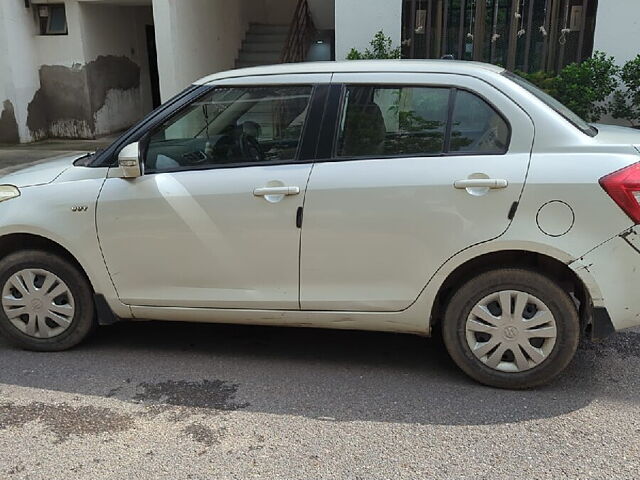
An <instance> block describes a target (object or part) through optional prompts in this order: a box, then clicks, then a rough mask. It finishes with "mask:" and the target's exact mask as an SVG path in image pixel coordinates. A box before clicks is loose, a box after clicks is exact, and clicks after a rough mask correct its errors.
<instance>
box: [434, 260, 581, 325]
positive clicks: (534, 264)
mask: <svg viewBox="0 0 640 480" xmlns="http://www.w3.org/2000/svg"><path fill="white" fill-rule="evenodd" d="M509 267H513V268H528V269H532V270H535V271H537V272H540V273H543V274H544V275H546V276H548V277H549V278H550V279H551V280H554V281H556V282H558V284H559V285H560V287H561V288H562V289H563V290H564V291H566V292H567V293H569V294H570V295H571V296H572V297H573V298H574V299H575V300H577V301H578V302H579V303H578V305H577V307H578V313H579V316H580V323H581V328H582V329H583V331H584V330H585V329H586V328H587V327H588V325H589V322H590V319H591V315H592V311H593V304H592V298H591V294H590V292H589V288H588V287H587V285H585V283H584V281H583V279H582V278H580V277H579V276H578V275H577V274H576V272H575V271H574V270H572V269H571V268H570V267H569V265H568V264H567V263H566V262H563V261H561V260H559V259H558V258H555V257H553V256H551V255H549V254H546V253H542V252H537V251H533V250H521V249H506V250H498V251H492V252H487V253H483V254H480V255H477V256H475V257H472V258H469V259H467V260H465V261H464V262H462V263H461V264H460V265H458V266H456V267H455V268H454V269H453V270H452V271H451V272H449V274H448V275H447V276H446V278H445V279H444V281H443V282H442V283H441V284H440V286H439V288H438V291H437V293H436V295H435V298H434V301H433V304H432V306H431V311H430V324H431V327H433V326H434V325H439V324H440V322H441V319H442V317H443V315H444V310H445V308H446V306H447V304H448V302H449V300H450V299H451V296H452V295H453V293H454V292H455V291H456V289H457V288H459V287H460V286H461V285H462V284H463V283H465V281H466V279H468V278H471V277H474V276H477V275H478V274H480V273H483V272H486V271H489V270H493V269H496V268H509Z"/></svg>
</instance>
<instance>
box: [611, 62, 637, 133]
mask: <svg viewBox="0 0 640 480" xmlns="http://www.w3.org/2000/svg"><path fill="white" fill-rule="evenodd" d="M620 80H622V86H623V87H624V89H623V90H618V91H616V93H615V94H614V96H613V99H612V101H611V115H612V116H613V118H619V119H624V120H628V121H629V123H631V125H633V126H634V127H637V126H640V55H638V56H637V57H636V58H635V59H633V60H630V61H629V62H627V63H626V64H625V65H624V67H622V69H621V70H620Z"/></svg>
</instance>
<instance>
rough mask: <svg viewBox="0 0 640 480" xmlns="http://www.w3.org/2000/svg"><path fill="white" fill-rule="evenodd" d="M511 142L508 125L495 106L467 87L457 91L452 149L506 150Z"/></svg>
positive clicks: (488, 152) (453, 116)
mask: <svg viewBox="0 0 640 480" xmlns="http://www.w3.org/2000/svg"><path fill="white" fill-rule="evenodd" d="M508 143H509V126H508V125H507V123H506V122H505V121H504V119H503V118H502V117H501V116H500V115H499V114H498V113H497V112H496V111H495V110H494V109H493V107H491V106H490V105H489V104H488V103H487V102H485V101H484V100H483V99H481V98H480V97H478V96H477V95H474V94H473V93H470V92H467V91H465V90H459V91H457V92H456V93H455V106H454V108H453V115H452V117H451V142H450V147H449V151H450V152H467V153H478V154H492V153H493V154H497V153H505V152H506V151H507V144H508Z"/></svg>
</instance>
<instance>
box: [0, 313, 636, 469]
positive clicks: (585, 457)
mask: <svg viewBox="0 0 640 480" xmlns="http://www.w3.org/2000/svg"><path fill="white" fill-rule="evenodd" d="M638 472H640V331H631V332H627V333H620V334H618V335H616V336H615V337H613V338H611V339H610V340H608V341H607V342H605V343H603V344H600V345H597V346H593V345H588V346H584V347H582V348H581V350H580V351H579V353H578V355H577V358H576V360H575V362H574V363H573V364H572V365H571V367H570V369H569V371H568V372H567V373H566V374H565V375H564V376H563V377H562V378H561V379H560V380H558V381H557V382H555V383H554V384H553V385H550V386H548V387H546V388H542V389H539V390H535V391H524V392H509V391H500V390H494V389H491V388H485V387H482V386H479V385H477V384H475V383H473V382H471V381H469V380H467V378H466V377H465V376H464V375H462V374H461V373H460V372H459V371H458V370H457V369H456V368H455V367H454V366H453V365H452V363H451V361H450V360H449V359H448V357H447V356H446V354H445V352H444V351H443V348H442V346H441V344H440V343H439V342H437V341H435V340H425V339H421V338H418V337H411V336H402V335H391V334H372V333H350V332H331V331H320V330H317V331H316V330H296V329H280V328H264V327H237V326H221V325H189V324H163V323H137V324H131V323H130V324H120V325H115V326H113V327H105V328H102V329H101V330H100V331H99V332H98V334H97V335H96V336H95V337H94V338H93V339H92V340H91V341H90V342H88V343H87V344H85V345H83V346H81V347H80V348H78V349H76V350H74V351H70V352H65V353H58V354H36V353H28V352H23V351H19V350H15V349H13V348H11V347H9V346H8V345H6V344H4V343H2V341H0V478H2V479H4V478H6V479H18V478H24V479H27V478H28V479H47V480H52V479H63V478H64V479H66V478H74V479H102V478H126V479H136V478H140V479H154V480H156V479H171V480H173V479H189V478H191V479H213V478H216V479H223V478H224V479H226V478H234V479H246V478H266V479H293V478H295V479H303V478H305V479H306V478H309V479H320V478H322V479H324V478H326V479H334V478H335V479H338V478H340V479H383V478H384V479H400V478H407V479H409V478H412V479H416V478H470V479H471V478H474V479H475V478H487V479H489V478H490V479H496V478H505V479H506V478H510V479H513V478H522V479H531V478H536V479H542V478H601V479H604V478H638Z"/></svg>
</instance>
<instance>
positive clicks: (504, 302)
mask: <svg viewBox="0 0 640 480" xmlns="http://www.w3.org/2000/svg"><path fill="white" fill-rule="evenodd" d="M465 333H466V339H467V345H468V346H469V348H470V349H471V352H472V353H473V354H474V355H475V356H476V358H478V359H479V360H480V361H481V362H482V363H484V364H485V365H486V366H487V367H489V368H492V369H494V370H498V371H501V372H523V371H525V370H530V369H532V368H534V367H536V366H538V365H540V364H541V363H542V362H544V361H545V360H546V359H547V357H548V356H549V355H550V354H551V352H552V351H553V347H554V346H555V344H556V339H557V336H558V331H557V326H556V320H555V318H554V316H553V314H552V313H551V311H550V310H549V308H548V307H547V306H546V305H545V304H544V303H543V302H542V301H541V300H540V299H538V298H537V297H535V296H533V295H531V294H530V293H526V292H520V291H516V290H503V291H499V292H495V293H492V294H491V295H487V296H486V297H484V298H483V299H482V300H480V301H479V302H478V303H476V305H475V306H474V307H473V308H472V309H471V312H470V313H469V316H468V317H467V321H466V324H465Z"/></svg>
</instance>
